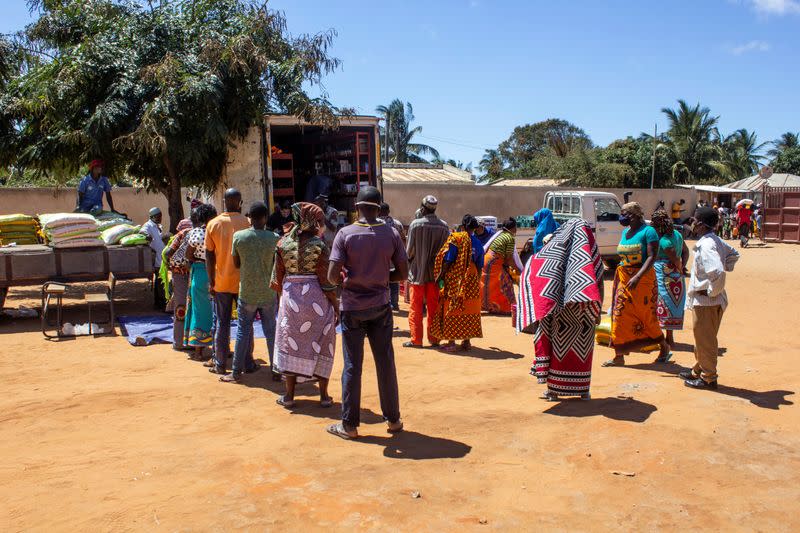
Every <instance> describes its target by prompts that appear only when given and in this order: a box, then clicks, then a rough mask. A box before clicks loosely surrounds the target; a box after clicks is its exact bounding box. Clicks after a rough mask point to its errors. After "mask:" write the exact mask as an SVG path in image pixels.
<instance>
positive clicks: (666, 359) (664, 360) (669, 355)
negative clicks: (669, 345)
mask: <svg viewBox="0 0 800 533" xmlns="http://www.w3.org/2000/svg"><path fill="white" fill-rule="evenodd" d="M670 359H672V352H667V355H665V356H664V357H661V356H660V355H659V356H658V357H656V360H655V361H653V362H654V363H669V360H670Z"/></svg>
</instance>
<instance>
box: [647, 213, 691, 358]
mask: <svg viewBox="0 0 800 533" xmlns="http://www.w3.org/2000/svg"><path fill="white" fill-rule="evenodd" d="M651 224H652V226H653V228H655V230H656V232H657V233H658V235H659V237H660V239H659V241H658V256H657V257H656V262H655V264H654V265H653V270H655V272H656V283H657V286H658V304H657V306H656V314H657V315H658V322H659V325H660V326H661V329H663V330H665V331H666V332H667V344H669V346H670V347H674V346H675V338H674V335H673V333H672V332H673V331H675V330H680V329H683V307H684V304H685V303H686V286H685V284H684V281H683V275H684V272H685V271H686V263H687V261H689V248H688V247H687V246H686V243H684V242H683V236H681V234H680V233H678V231H676V230H675V227H674V226H673V224H672V219H671V218H670V216H669V215H668V214H667V212H666V211H664V210H661V209H659V210H657V211H656V212H655V213H653V216H652V218H651Z"/></svg>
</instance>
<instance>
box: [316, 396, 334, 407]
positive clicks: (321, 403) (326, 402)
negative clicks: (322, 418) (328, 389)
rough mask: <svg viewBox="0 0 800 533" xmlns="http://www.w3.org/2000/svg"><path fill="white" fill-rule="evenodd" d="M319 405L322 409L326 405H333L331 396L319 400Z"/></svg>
mask: <svg viewBox="0 0 800 533" xmlns="http://www.w3.org/2000/svg"><path fill="white" fill-rule="evenodd" d="M319 406H320V407H322V408H323V409H327V408H328V407H333V398H331V397H330V396H328V397H327V398H325V399H324V400H320V401H319Z"/></svg>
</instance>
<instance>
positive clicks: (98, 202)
mask: <svg viewBox="0 0 800 533" xmlns="http://www.w3.org/2000/svg"><path fill="white" fill-rule="evenodd" d="M104 171H105V163H103V160H102V159H95V160H93V161H92V162H91V163H89V173H88V174H86V175H85V176H84V177H83V179H82V180H81V182H80V183H79V184H78V201H77V202H76V204H75V211H78V212H80V213H91V212H93V211H102V210H103V193H105V195H106V200H108V208H109V209H111V210H112V211H115V209H114V199H113V198H111V182H110V181H108V178H107V177H106V176H105V175H104Z"/></svg>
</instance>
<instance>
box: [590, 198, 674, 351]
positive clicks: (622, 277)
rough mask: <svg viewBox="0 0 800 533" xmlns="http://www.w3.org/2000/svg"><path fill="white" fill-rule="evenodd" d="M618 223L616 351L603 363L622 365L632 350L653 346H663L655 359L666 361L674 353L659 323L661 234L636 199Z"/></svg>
mask: <svg viewBox="0 0 800 533" xmlns="http://www.w3.org/2000/svg"><path fill="white" fill-rule="evenodd" d="M619 223H620V224H621V225H622V226H624V227H625V229H624V230H623V231H622V238H621V239H620V242H619V245H618V246H617V254H618V255H619V266H618V267H617V271H616V274H615V275H614V289H613V290H614V297H613V305H612V307H613V310H612V313H611V344H612V345H613V346H614V352H615V354H614V359H612V360H610V361H606V362H605V363H603V366H623V365H624V364H625V356H626V355H628V354H629V353H630V352H632V351H635V350H641V349H643V348H646V347H649V346H654V345H655V346H660V347H661V352H660V353H659V356H658V359H656V361H658V362H666V361H668V360H669V358H670V357H671V355H672V354H671V353H670V351H669V346H668V345H667V341H666V340H665V339H664V334H663V333H661V327H660V326H659V323H658V315H657V313H656V305H657V302H658V288H657V284H656V275H655V272H654V271H653V263H654V262H655V260H656V254H657V253H658V239H659V238H658V233H656V230H655V229H653V228H652V227H651V226H648V225H647V224H646V223H645V221H644V212H643V211H642V206H640V205H639V204H638V203H637V202H629V203H627V204H625V205H623V206H622V213H621V214H620V216H619Z"/></svg>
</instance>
